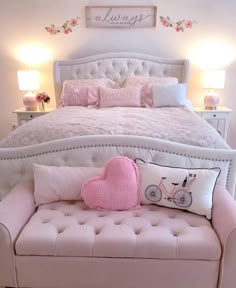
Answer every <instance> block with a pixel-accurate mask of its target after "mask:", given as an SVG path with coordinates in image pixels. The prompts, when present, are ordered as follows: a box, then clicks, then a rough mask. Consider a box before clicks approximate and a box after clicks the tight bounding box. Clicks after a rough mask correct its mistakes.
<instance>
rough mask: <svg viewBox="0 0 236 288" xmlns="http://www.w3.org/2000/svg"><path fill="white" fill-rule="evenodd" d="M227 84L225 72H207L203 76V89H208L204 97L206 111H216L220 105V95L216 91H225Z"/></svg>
mask: <svg viewBox="0 0 236 288" xmlns="http://www.w3.org/2000/svg"><path fill="white" fill-rule="evenodd" d="M224 84H225V71H224V70H206V71H204V74H203V88H206V89H208V92H207V94H206V95H205V97H204V104H205V109H207V110H215V109H216V108H217V106H218V105H219V95H218V93H217V92H216V90H215V89H223V88H224Z"/></svg>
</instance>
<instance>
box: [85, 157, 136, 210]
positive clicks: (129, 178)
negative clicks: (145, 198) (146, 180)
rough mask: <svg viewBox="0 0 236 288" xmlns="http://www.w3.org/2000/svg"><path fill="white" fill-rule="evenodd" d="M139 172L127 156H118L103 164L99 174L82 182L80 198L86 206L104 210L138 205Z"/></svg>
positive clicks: (125, 208) (126, 208) (132, 207)
mask: <svg viewBox="0 0 236 288" xmlns="http://www.w3.org/2000/svg"><path fill="white" fill-rule="evenodd" d="M138 190H139V172H138V168H137V166H136V164H135V163H134V162H133V161H132V160H131V159H129V158H127V157H123V156H118V157H114V158H112V159H111V160H110V161H109V162H107V164H106V165H105V168H104V171H103V174H102V175H101V176H97V177H93V178H91V179H90V180H88V181H87V182H85V183H84V185H83V186H82V189H81V195H82V198H83V200H84V202H85V204H86V205H87V206H89V207H90V208H95V209H105V210H129V209H134V208H138V207H139V203H140V196H139V191H138Z"/></svg>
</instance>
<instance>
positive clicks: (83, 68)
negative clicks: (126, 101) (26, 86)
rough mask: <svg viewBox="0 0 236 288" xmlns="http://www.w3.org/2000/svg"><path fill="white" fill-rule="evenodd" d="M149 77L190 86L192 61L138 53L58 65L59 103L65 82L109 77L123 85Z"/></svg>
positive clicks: (57, 85)
mask: <svg viewBox="0 0 236 288" xmlns="http://www.w3.org/2000/svg"><path fill="white" fill-rule="evenodd" d="M134 75H146V76H158V77H176V78H177V79H178V81H179V83H187V82H188V78H189V61H188V60H186V59H182V60H180V59H163V58H160V57H156V56H151V55H144V54H138V53H126V52H118V53H105V54H98V55H93V56H88V57H82V58H79V59H72V60H63V61H55V62H54V85H55V96H56V103H57V105H58V104H59V99H60V95H61V91H62V85H63V81H65V80H72V79H91V78H109V79H112V80H114V81H115V82H122V81H123V80H124V79H125V78H126V77H127V76H134Z"/></svg>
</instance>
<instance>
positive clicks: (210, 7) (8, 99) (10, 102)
mask: <svg viewBox="0 0 236 288" xmlns="http://www.w3.org/2000/svg"><path fill="white" fill-rule="evenodd" d="M116 3H117V4H121V3H122V2H121V1H117V2H115V1H111V0H110V1H108V0H107V1H101V0H93V1H83V0H67V1H63V0H57V1H55V0H40V1H36V0H20V1H19V0H10V1H9V0H0V25H1V42H0V63H1V64H0V75H1V77H0V87H1V93H0V109H1V110H0V112H1V113H0V138H1V137H4V136H5V135H6V134H7V133H9V131H10V127H11V123H12V122H16V118H15V115H13V114H12V113H11V112H12V110H14V109H16V108H19V107H21V106H22V94H23V93H22V92H20V91H19V90H18V84H17V77H16V71H17V70H19V69H26V68H29V66H28V65H26V64H24V63H23V62H21V61H20V59H19V49H20V48H21V47H23V46H27V45H30V44H34V45H37V46H40V47H44V48H47V49H48V50H49V51H50V53H51V57H50V59H49V60H48V61H47V62H46V63H44V64H41V65H31V66H30V68H36V69H38V70H39V71H40V75H41V90H42V91H46V92H47V93H48V94H50V96H52V98H53V93H54V88H53V79H52V63H53V60H54V59H65V58H75V57H77V56H83V55H90V54H93V53H101V52H108V51H133V52H141V53H150V54H153V55H158V56H163V57H167V58H190V61H191V74H190V85H189V93H188V94H189V97H190V98H191V100H192V101H193V102H194V104H196V105H202V103H203V97H204V91H203V90H202V88H201V71H202V70H201V67H202V63H201V62H202V61H201V59H203V57H205V58H206V59H205V60H204V63H203V64H206V62H207V61H208V60H209V58H211V57H213V59H214V61H215V64H216V66H218V67H217V68H224V69H226V83H225V89H224V90H223V91H221V92H220V94H221V105H225V106H227V107H229V108H231V109H232V110H233V112H232V114H231V118H230V127H229V129H230V130H229V136H228V142H229V144H230V145H231V146H232V147H234V148H236V127H235V125H234V123H236V100H235V99H236V98H235V97H236V96H235V93H234V91H236V81H235V79H236V61H235V58H236V57H235V55H236V37H235V27H236V17H235V11H236V1H235V0H225V1H222V0H214V1H213V0H198V1H196V0H159V1H152V0H150V1H141V0H140V1H136V0H135V1H134V0H126V1H125V0H124V1H123V3H124V4H126V5H138V4H140V5H142V4H143V5H144V4H145V5H146V4H153V3H154V4H157V6H158V16H160V15H162V16H170V17H171V18H173V20H181V19H192V20H196V21H197V24H195V25H194V27H193V28H192V29H189V30H186V31H185V32H183V33H182V32H179V33H177V32H175V31H174V30H173V29H169V28H165V27H162V26H161V24H160V22H158V27H157V28H156V29H155V28H153V29H137V30H131V29H121V30H119V29H91V28H90V29H88V28H85V25H84V6H85V5H88V4H89V5H103V4H108V5H111V4H113V5H115V4H116ZM76 16H81V19H82V20H81V25H80V27H76V28H75V29H74V32H73V33H71V34H70V35H63V34H58V35H55V36H51V35H49V34H48V33H47V32H46V31H45V30H44V27H45V26H46V25H49V24H55V25H61V24H63V23H64V22H65V21H66V20H69V19H71V18H73V17H76ZM209 45H210V47H212V48H210V49H211V50H210V52H209V49H208V51H207V50H206V46H207V47H208V48H209ZM202 47H205V49H203V48H202ZM202 50H203V52H204V53H203V55H201V52H202ZM219 50H220V51H219ZM36 58H37V56H36ZM53 104H54V101H52V102H51V104H50V105H53Z"/></svg>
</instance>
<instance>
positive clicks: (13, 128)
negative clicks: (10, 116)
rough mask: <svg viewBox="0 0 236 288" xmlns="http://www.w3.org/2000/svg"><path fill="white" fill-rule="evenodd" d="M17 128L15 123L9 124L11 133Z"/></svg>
mask: <svg viewBox="0 0 236 288" xmlns="http://www.w3.org/2000/svg"><path fill="white" fill-rule="evenodd" d="M17 127H18V126H17V124H16V123H11V131H13V130H15V129H16V128H17Z"/></svg>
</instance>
